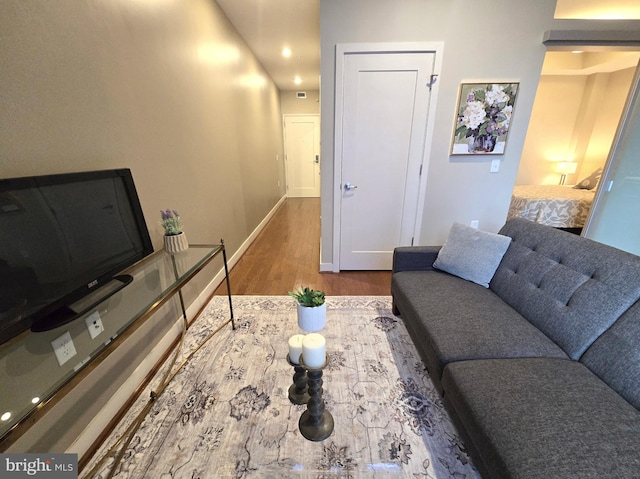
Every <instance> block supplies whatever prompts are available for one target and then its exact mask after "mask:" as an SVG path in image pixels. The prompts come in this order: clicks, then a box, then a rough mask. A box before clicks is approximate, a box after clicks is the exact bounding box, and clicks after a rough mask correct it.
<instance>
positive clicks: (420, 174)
mask: <svg viewBox="0 0 640 479" xmlns="http://www.w3.org/2000/svg"><path fill="white" fill-rule="evenodd" d="M418 176H422V165H420V172H419V173H418Z"/></svg>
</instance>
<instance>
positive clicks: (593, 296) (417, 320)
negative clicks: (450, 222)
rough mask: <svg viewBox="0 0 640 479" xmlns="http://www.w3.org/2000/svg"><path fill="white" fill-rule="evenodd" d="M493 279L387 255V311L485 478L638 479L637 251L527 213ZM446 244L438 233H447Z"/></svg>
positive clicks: (515, 222)
mask: <svg viewBox="0 0 640 479" xmlns="http://www.w3.org/2000/svg"><path fill="white" fill-rule="evenodd" d="M500 235H504V236H508V237H510V238H511V241H510V244H509V245H508V248H507V250H506V253H504V256H503V257H502V259H501V261H500V262H499V266H498V267H497V269H496V270H495V274H494V275H493V277H492V279H491V281H490V283H489V287H488V288H486V287H483V286H481V285H479V284H476V283H473V282H471V281H467V280H464V279H461V278H460V277H458V276H454V275H452V274H449V273H446V272H443V271H441V270H437V269H435V268H434V266H433V265H434V261H436V258H437V257H438V253H439V251H440V248H439V247H402V248H397V249H396V250H395V252H394V265H393V275H392V281H391V292H392V296H393V301H394V312H395V313H397V314H399V315H400V316H401V318H402V320H403V321H404V322H405V324H406V326H407V329H408V330H409V333H410V335H411V337H412V339H413V341H414V343H415V345H416V347H417V348H418V350H419V351H420V354H421V356H422V359H423V361H424V363H425V366H426V368H427V370H428V372H429V373H430V375H431V377H432V379H433V381H434V383H435V384H436V385H437V387H438V388H439V389H440V391H441V393H442V395H443V397H444V402H445V404H446V406H447V408H448V410H449V412H450V414H451V416H452V419H453V421H454V422H455V424H456V426H457V427H458V429H459V431H460V433H461V434H462V436H463V438H464V439H465V445H466V446H467V449H468V450H469V452H470V454H471V456H472V458H473V459H474V463H475V465H476V467H477V468H478V470H479V471H480V473H481V474H482V476H483V477H492V478H507V477H508V478H540V479H550V478H582V479H584V478H598V479H601V478H640V257H638V256H635V255H632V254H628V253H625V252H623V251H620V250H617V249H615V248H611V247H608V246H606V245H603V244H600V243H596V242H593V241H590V240H588V239H585V238H582V237H579V236H576V235H573V234H570V233H567V232H564V231H560V230H556V229H553V228H549V227H546V226H541V225H538V224H535V223H532V222H529V221H526V220H523V219H519V218H516V219H512V220H509V221H508V222H507V223H506V224H505V226H504V227H503V228H502V229H501V231H500ZM445 245H446V243H445Z"/></svg>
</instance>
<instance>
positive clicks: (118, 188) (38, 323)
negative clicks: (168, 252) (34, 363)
mask: <svg viewBox="0 0 640 479" xmlns="http://www.w3.org/2000/svg"><path fill="white" fill-rule="evenodd" d="M152 252H153V246H152V244H151V239H150V237H149V231H148V229H147V225H146V223H145V220H144V216H143V214H142V208H141V206H140V201H139V199H138V194H137V192H136V188H135V185H134V183H133V177H132V175H131V171H130V170H129V169H117V170H104V171H89V172H82V173H68V174H57V175H47V176H33V177H24V178H10V179H0V344H2V343H4V342H6V341H8V340H9V339H11V338H13V337H14V336H16V335H18V334H20V333H21V332H22V331H25V330H26V329H29V328H31V330H32V331H35V332H38V331H47V330H50V329H53V328H56V327H58V326H60V325H62V324H65V323H68V322H70V321H73V320H74V319H76V318H77V317H78V316H80V315H82V314H83V313H86V312H87V311H88V310H90V309H91V308H93V307H95V306H96V305H97V304H98V303H99V302H101V301H103V300H104V299H105V298H106V297H108V296H109V295H110V294H113V293H115V292H116V291H117V290H119V289H121V288H122V287H124V286H125V285H126V284H128V283H129V282H130V281H131V277H129V276H126V275H119V273H120V272H121V271H122V270H124V269H125V268H127V267H128V266H131V265H132V264H134V263H135V262H137V261H139V260H141V259H142V258H144V257H145V256H147V255H149V254H150V253H152Z"/></svg>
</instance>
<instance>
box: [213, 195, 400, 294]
mask: <svg viewBox="0 0 640 479" xmlns="http://www.w3.org/2000/svg"><path fill="white" fill-rule="evenodd" d="M319 265H320V198H288V199H286V200H285V202H284V203H283V204H282V206H281V207H280V208H279V209H278V211H277V212H276V213H275V215H274V216H273V218H272V219H271V220H270V221H269V223H268V224H267V226H266V227H265V228H264V229H263V230H262V232H261V233H260V234H259V235H258V237H257V238H256V240H255V241H254V242H253V244H252V245H251V246H250V247H249V249H248V250H247V251H246V253H245V254H244V255H243V256H242V257H241V258H240V260H239V261H238V262H237V263H236V265H235V266H234V267H233V269H232V270H231V272H230V274H229V280H230V282H231V293H232V294H242V295H245V294H246V295H284V294H287V292H288V291H292V290H293V289H295V288H297V287H299V286H309V287H312V288H314V289H320V290H322V291H324V292H325V294H327V295H329V296H368V295H371V296H388V295H390V294H391V293H390V288H391V272H390V271H345V272H340V273H320V272H319ZM215 294H216V295H222V294H227V288H226V285H225V284H224V283H223V284H222V285H220V286H219V287H218V289H217V290H216V292H215Z"/></svg>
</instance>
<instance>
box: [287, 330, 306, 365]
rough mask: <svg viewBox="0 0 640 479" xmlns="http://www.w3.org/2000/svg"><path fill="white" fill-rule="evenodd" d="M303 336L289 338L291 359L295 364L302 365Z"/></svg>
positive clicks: (297, 335)
mask: <svg viewBox="0 0 640 479" xmlns="http://www.w3.org/2000/svg"><path fill="white" fill-rule="evenodd" d="M303 339H304V335H303V334H296V335H295V336H291V337H290V338H289V359H290V360H291V362H292V363H293V364H300V355H301V354H302V340H303Z"/></svg>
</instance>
